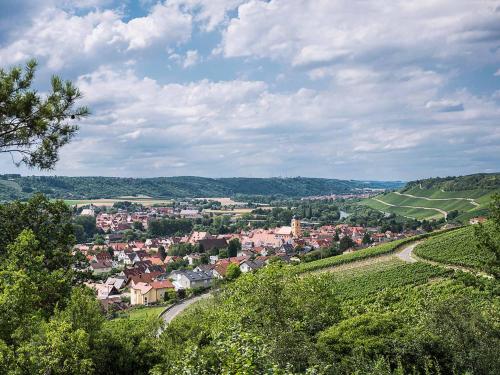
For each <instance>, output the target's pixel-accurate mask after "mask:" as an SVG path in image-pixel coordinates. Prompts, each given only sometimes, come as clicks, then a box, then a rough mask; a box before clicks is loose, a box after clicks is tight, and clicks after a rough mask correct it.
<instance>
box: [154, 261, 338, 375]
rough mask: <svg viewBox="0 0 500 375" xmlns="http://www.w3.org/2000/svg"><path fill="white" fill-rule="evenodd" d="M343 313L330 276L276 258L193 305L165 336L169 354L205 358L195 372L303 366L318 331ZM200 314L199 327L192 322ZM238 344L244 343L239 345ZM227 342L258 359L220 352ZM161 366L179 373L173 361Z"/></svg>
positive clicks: (184, 360)
mask: <svg viewBox="0 0 500 375" xmlns="http://www.w3.org/2000/svg"><path fill="white" fill-rule="evenodd" d="M183 318H184V317H183ZM339 319H340V311H339V307H338V303H337V301H336V298H335V296H334V294H333V288H332V280H331V279H330V278H327V277H314V278H313V277H298V276H296V275H294V274H293V273H290V272H289V270H288V268H286V267H285V268H284V267H282V266H280V265H279V264H273V265H270V266H268V267H266V268H265V269H263V270H261V271H260V272H258V273H256V274H250V273H248V274H245V275H242V276H241V277H239V278H238V279H237V280H236V281H235V282H234V283H231V284H228V286H227V287H226V288H224V289H223V290H222V291H221V293H220V294H218V295H216V297H215V301H213V302H212V301H209V302H207V305H205V306H204V308H203V309H193V310H192V311H190V312H188V313H187V314H186V317H185V318H184V319H181V320H179V321H177V320H174V321H173V322H172V323H171V324H170V325H169V326H168V327H167V329H166V330H165V332H164V333H163V335H162V337H161V340H162V343H163V344H162V345H161V347H162V348H163V350H164V351H165V352H164V354H163V358H164V359H165V360H167V359H168V361H171V362H169V363H172V362H173V363H179V364H189V363H193V361H194V362H195V363H196V361H198V360H199V358H200V357H201V358H204V359H203V360H199V362H198V363H199V367H196V371H195V373H203V371H204V369H206V370H207V372H208V373H219V372H218V371H219V369H227V368H235V366H242V367H245V366H247V368H248V369H249V370H248V371H251V370H250V369H252V366H256V367H255V368H259V369H270V368H272V367H273V366H274V365H279V366H281V367H282V368H286V367H287V366H289V365H290V366H292V367H295V368H296V369H302V370H303V369H304V365H305V364H306V363H307V358H308V357H309V356H310V355H311V353H312V350H313V343H312V340H313V338H314V336H315V335H316V334H317V333H318V332H319V331H321V330H322V329H324V328H326V327H328V326H330V325H332V324H334V323H335V322H337V321H338V320H339ZM195 320H196V321H197V323H196V325H197V331H196V332H197V333H195V332H194V331H193V330H192V328H188V327H187V326H186V325H190V324H193V323H194V321H195ZM230 332H231V334H229V333H230ZM233 333H234V334H233ZM269 338H272V339H271V340H269ZM238 340H241V343H240V344H237V341H238ZM189 344H192V346H190V345H189ZM234 345H242V346H241V348H240V349H237V348H238V346H236V347H235V346H234ZM195 347H196V352H193V351H194V350H195V349H194V348H195ZM221 348H224V350H229V351H230V352H231V353H233V349H234V350H242V351H243V352H242V353H241V355H243V354H244V353H245V352H246V353H247V354H246V355H248V356H249V357H253V358H258V359H257V360H255V361H254V362H253V363H252V362H250V363H248V362H247V363H241V362H240V363H237V362H234V359H233V357H232V356H227V355H226V356H222V355H221V354H219V353H221V352H222V351H223V350H222V351H221V350H220V349H221ZM193 356H194V358H195V360H193ZM247 361H248V359H247ZM163 363H165V364H167V362H163ZM205 366H206V368H205ZM160 368H161V370H162V371H163V372H164V373H175V371H173V370H172V369H169V367H168V366H166V367H164V366H163V365H161V366H159V368H158V371H160ZM183 368H186V367H183ZM187 368H189V367H187ZM214 369H217V370H214ZM186 371H187V370H186ZM242 371H243V370H242ZM242 373H251V372H247V371H243V372H242Z"/></svg>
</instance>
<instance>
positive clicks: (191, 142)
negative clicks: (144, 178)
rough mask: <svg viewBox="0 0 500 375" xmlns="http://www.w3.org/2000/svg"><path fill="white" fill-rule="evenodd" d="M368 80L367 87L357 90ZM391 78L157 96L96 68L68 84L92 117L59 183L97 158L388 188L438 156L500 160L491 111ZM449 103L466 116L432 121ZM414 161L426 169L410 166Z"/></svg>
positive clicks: (155, 89)
mask: <svg viewBox="0 0 500 375" xmlns="http://www.w3.org/2000/svg"><path fill="white" fill-rule="evenodd" d="M366 75H368V76H370V77H371V80H370V81H369V82H368V83H366V84H364V85H361V86H360V84H359V77H365V76H366ZM390 78H391V79H390V80H389V79H387V77H379V76H376V75H375V76H372V74H370V73H369V72H366V71H361V72H356V71H353V70H346V71H343V72H341V73H340V74H339V78H338V79H339V80H340V82H342V85H336V89H335V90H330V89H322V90H318V89H304V88H301V89H298V90H296V91H292V92H286V93H283V92H276V91H274V90H273V89H272V88H271V87H270V86H269V85H268V84H266V83H265V82H262V81H240V80H234V81H216V82H214V81H210V80H200V81H195V82H190V83H186V84H172V83H169V84H160V83H159V82H157V81H156V80H154V79H151V78H147V77H145V78H141V77H140V76H138V75H137V73H136V72H135V71H134V70H132V69H128V70H118V71H115V70H113V68H112V67H109V66H103V67H101V68H100V69H98V70H96V71H95V72H92V73H90V74H86V75H82V76H81V77H80V78H79V80H78V82H77V83H78V85H79V87H80V88H81V89H82V91H83V93H84V94H85V101H86V104H88V105H89V106H90V107H91V108H92V109H93V111H94V116H92V117H91V118H90V119H89V120H88V121H87V122H86V123H85V124H84V125H83V126H82V129H81V134H80V136H79V138H78V139H77V140H76V141H75V147H71V148H68V149H65V150H64V154H63V158H62V161H61V163H60V165H59V167H58V168H59V169H58V171H57V172H58V173H63V172H65V173H68V171H70V170H71V168H74V165H75V164H74V163H73V160H76V161H77V165H78V166H79V170H80V171H83V172H82V173H84V174H92V171H93V170H95V168H96V165H95V163H96V157H98V158H99V163H98V164H99V167H98V168H99V171H101V173H104V174H120V175H134V174H135V173H136V172H134V171H140V174H141V175H149V176H154V175H171V174H177V175H178V174H200V175H212V176H231V175H249V174H256V175H277V174H286V173H294V174H300V175H323V176H324V175H329V174H330V173H333V171H335V172H336V173H353V171H356V173H362V175H363V176H369V177H370V178H377V177H379V178H387V177H388V176H389V173H394V171H395V170H397V171H398V173H402V174H401V176H402V175H403V174H404V175H405V176H408V175H409V174H410V173H414V172H415V170H422V169H423V168H428V167H429V165H430V164H432V163H435V161H436V159H435V158H436V157H437V155H438V154H440V153H441V152H442V149H443V148H446V149H449V150H453V149H454V148H461V149H462V155H464V154H467V153H469V155H471V154H474V153H475V152H476V150H477V147H478V143H477V142H479V139H481V142H482V143H483V145H484V144H488V145H489V146H488V147H489V148H486V149H485V150H486V151H484V152H487V153H488V155H490V154H492V153H494V152H497V151H498V144H496V143H495V142H496V141H495V140H494V139H496V138H495V137H500V131H499V130H498V120H497V119H498V118H499V115H500V110H499V109H498V107H497V106H496V105H495V103H494V102H493V100H491V99H489V100H485V99H484V98H480V97H476V96H474V95H472V94H470V93H468V92H466V91H459V92H455V93H454V96H453V97H448V98H441V97H440V95H439V86H440V85H442V84H444V83H445V81H446V80H445V79H444V78H443V77H441V76H440V75H439V74H437V73H436V72H432V71H425V70H422V69H418V68H409V69H402V70H399V71H396V72H394V73H393V75H392V76H391V77H390ZM360 87H361V88H362V90H361V91H360V90H359V89H360ZM429 103H438V104H439V106H438V104H429ZM456 103H461V104H463V106H464V109H463V111H460V112H454V111H451V112H450V111H442V110H441V107H446V106H450V105H456ZM402 109H403V110H402ZM425 111H427V112H425ZM423 114H424V116H423ZM477 124H481V126H480V127H478V126H477ZM493 135H495V137H493ZM438 142H441V144H439V143H438ZM443 142H444V143H443ZM476 143H477V144H476ZM83 149H85V150H86V152H83V153H82V150H83ZM94 151H95V152H94ZM422 153H424V154H425V155H426V157H428V158H429V160H425V158H424V159H419V158H415V155H420V154H422ZM402 154H407V156H405V157H404V158H403V159H404V164H402V160H401V155H402ZM411 155H414V156H411ZM448 157H449V156H448ZM377 160H378V161H379V162H380V163H382V164H383V167H380V168H379V167H377V172H375V170H372V169H370V168H371V167H370V162H374V161H377ZM429 163H430V164H429ZM450 163H451V161H450ZM384 170H385V172H383V171H384ZM349 171H351V172H349ZM70 173H71V172H70ZM137 173H139V172H137ZM405 173H406V174H405Z"/></svg>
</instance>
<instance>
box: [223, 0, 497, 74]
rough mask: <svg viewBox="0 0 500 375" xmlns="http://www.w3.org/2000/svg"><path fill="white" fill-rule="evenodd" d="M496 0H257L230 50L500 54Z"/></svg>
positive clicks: (273, 54) (327, 58)
mask: <svg viewBox="0 0 500 375" xmlns="http://www.w3.org/2000/svg"><path fill="white" fill-rule="evenodd" d="M493 3H494V2H491V1H489V0H478V1H469V0H437V1H416V2H408V1H406V0H398V1H391V2H390V4H389V3H387V2H385V1H380V0H372V1H362V2H353V1H344V0H338V1H331V0H324V1H314V2H311V1H304V0H271V1H257V0H256V1H251V2H248V3H245V4H243V5H241V6H240V7H239V8H238V17H237V18H233V19H231V21H230V23H229V25H228V27H227V30H226V31H225V32H224V37H223V42H222V49H223V53H224V54H225V56H228V57H237V56H254V57H260V58H262V57H265V58H271V59H277V60H281V61H286V62H289V63H291V64H292V65H295V66H304V65H305V66H307V65H314V64H325V63H330V62H335V61H345V60H349V61H353V60H355V61H366V60H373V59H383V60H384V61H386V62H389V61H402V60H403V61H404V60H408V59H415V58H416V57H420V58H421V57H432V58H441V59H446V58H449V57H457V56H461V57H467V58H472V59H474V60H476V59H477V60H479V59H481V61H482V63H486V62H487V61H491V60H492V58H498V49H495V48H494V46H495V45H496V43H497V42H498V39H499V37H500V29H499V28H498V22H499V21H500V20H499V13H498V12H497V11H495V7H494V4H493Z"/></svg>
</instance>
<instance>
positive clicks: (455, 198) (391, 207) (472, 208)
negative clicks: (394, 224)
mask: <svg viewBox="0 0 500 375" xmlns="http://www.w3.org/2000/svg"><path fill="white" fill-rule="evenodd" d="M495 192H498V190H483V189H477V190H465V191H443V190H439V189H420V188H418V187H415V188H413V189H410V190H407V191H404V192H394V193H388V194H383V195H379V196H377V197H373V198H370V199H365V200H363V201H361V202H360V204H362V205H366V206H368V207H371V208H373V209H376V210H379V211H382V212H388V213H395V214H398V215H402V216H406V217H410V218H415V219H418V220H423V219H439V218H443V217H445V216H447V214H448V213H449V212H451V211H455V210H456V211H458V212H460V217H459V219H460V220H461V221H463V222H465V221H467V220H468V219H469V218H470V217H474V216H480V215H484V214H485V212H486V210H487V207H488V205H489V203H490V201H491V196H492V195H493V194H494V193H495Z"/></svg>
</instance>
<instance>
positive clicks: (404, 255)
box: [396, 241, 493, 279]
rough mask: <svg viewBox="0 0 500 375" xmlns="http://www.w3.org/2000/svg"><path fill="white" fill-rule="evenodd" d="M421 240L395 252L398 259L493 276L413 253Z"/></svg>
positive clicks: (488, 276)
mask: <svg viewBox="0 0 500 375" xmlns="http://www.w3.org/2000/svg"><path fill="white" fill-rule="evenodd" d="M421 242H422V241H418V242H414V243H412V244H411V245H409V246H406V247H405V248H404V249H403V250H401V251H400V252H398V253H396V256H397V257H398V258H399V259H401V260H403V261H405V262H408V263H415V262H423V263H427V264H431V265H433V266H438V267H443V268H447V269H449V270H455V271H462V272H468V273H472V274H475V275H478V276H483V277H486V278H489V279H492V278H493V276H491V275H489V274H487V273H484V272H480V271H477V270H473V269H470V268H467V267H462V266H456V265H452V264H445V263H439V262H435V261H433V260H428V259H423V258H420V257H417V256H416V255H415V254H413V250H414V249H415V246H417V245H418V244H419V243H421Z"/></svg>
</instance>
